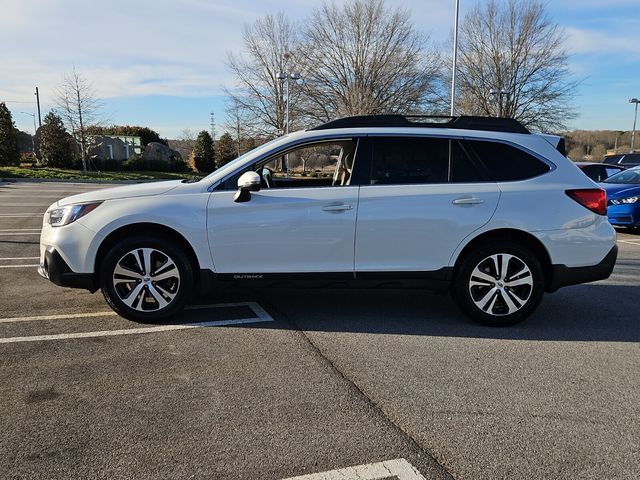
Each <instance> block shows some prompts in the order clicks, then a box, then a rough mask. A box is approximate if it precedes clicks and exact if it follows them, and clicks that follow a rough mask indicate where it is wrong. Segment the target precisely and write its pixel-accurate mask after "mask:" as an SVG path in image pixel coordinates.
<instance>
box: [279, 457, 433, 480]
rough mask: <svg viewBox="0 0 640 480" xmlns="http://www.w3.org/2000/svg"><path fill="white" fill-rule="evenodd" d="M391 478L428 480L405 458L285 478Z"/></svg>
mask: <svg viewBox="0 0 640 480" xmlns="http://www.w3.org/2000/svg"><path fill="white" fill-rule="evenodd" d="M389 478H396V479H398V480H426V479H425V478H424V477H423V476H422V475H421V474H420V472H418V470H417V469H416V468H415V467H414V466H413V465H411V464H410V463H409V462H407V461H406V460H405V459H404V458H398V459H397V460H387V461H385V462H379V463H369V464H366V465H358V466H356V467H347V468H342V469H340V470H330V471H328V472H321V473H311V474H308V475H301V476H299V477H289V478H285V479H283V480H383V479H389Z"/></svg>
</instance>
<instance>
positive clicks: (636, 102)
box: [629, 98, 640, 152]
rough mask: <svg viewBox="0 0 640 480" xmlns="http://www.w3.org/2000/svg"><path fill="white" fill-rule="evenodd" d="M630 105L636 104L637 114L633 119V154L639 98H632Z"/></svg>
mask: <svg viewBox="0 0 640 480" xmlns="http://www.w3.org/2000/svg"><path fill="white" fill-rule="evenodd" d="M629 103H635V104H636V113H635V115H634V117H633V130H632V132H631V151H632V152H633V147H634V146H635V140H636V120H638V103H640V100H638V99H637V98H630V99H629Z"/></svg>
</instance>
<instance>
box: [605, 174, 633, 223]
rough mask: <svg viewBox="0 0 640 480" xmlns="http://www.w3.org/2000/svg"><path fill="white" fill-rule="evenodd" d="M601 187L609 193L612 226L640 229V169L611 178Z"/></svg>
mask: <svg viewBox="0 0 640 480" xmlns="http://www.w3.org/2000/svg"><path fill="white" fill-rule="evenodd" d="M600 185H602V187H603V188H604V189H605V190H606V191H607V200H608V202H607V215H608V217H609V222H610V223H611V225H614V226H620V227H630V228H634V229H639V228H640V167H633V168H630V169H629V170H625V171H624V172H620V173H616V174H615V175H612V176H610V177H609V178H607V179H606V180H605V181H604V182H602V183H601V184H600Z"/></svg>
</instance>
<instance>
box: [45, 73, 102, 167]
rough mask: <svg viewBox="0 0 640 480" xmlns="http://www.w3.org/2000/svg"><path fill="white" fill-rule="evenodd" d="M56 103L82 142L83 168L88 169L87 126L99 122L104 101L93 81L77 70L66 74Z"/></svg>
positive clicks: (78, 139) (80, 142)
mask: <svg viewBox="0 0 640 480" xmlns="http://www.w3.org/2000/svg"><path fill="white" fill-rule="evenodd" d="M56 104H57V106H58V108H59V113H60V114H61V116H62V118H63V120H64V122H65V124H66V126H67V128H68V129H69V130H70V131H71V134H72V135H73V137H74V138H75V140H76V142H77V143H78V144H80V150H81V154H82V170H83V171H86V170H87V158H86V150H87V149H86V128H87V127H88V126H91V125H95V124H96V123H98V114H99V111H100V109H101V108H102V106H103V103H102V102H101V101H100V100H99V99H98V98H97V96H96V92H95V90H94V89H93V86H92V85H91V83H90V82H89V81H88V80H87V79H86V78H84V77H83V76H82V75H80V74H79V73H78V72H76V69H75V67H74V68H73V72H72V73H71V74H70V75H66V74H65V76H64V80H63V82H62V85H60V87H59V88H58V90H57V95H56Z"/></svg>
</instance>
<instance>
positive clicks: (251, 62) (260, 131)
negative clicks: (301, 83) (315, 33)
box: [227, 13, 298, 136]
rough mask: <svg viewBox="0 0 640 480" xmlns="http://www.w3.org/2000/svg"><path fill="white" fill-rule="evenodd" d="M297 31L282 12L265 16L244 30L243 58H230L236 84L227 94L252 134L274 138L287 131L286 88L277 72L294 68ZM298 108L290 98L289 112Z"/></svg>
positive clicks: (228, 56) (229, 64) (228, 60)
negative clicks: (285, 121)
mask: <svg viewBox="0 0 640 480" xmlns="http://www.w3.org/2000/svg"><path fill="white" fill-rule="evenodd" d="M296 31H297V29H296V26H295V24H294V23H293V22H292V21H291V20H289V19H288V18H287V17H286V16H285V15H284V14H283V13H279V14H277V15H266V16H265V17H263V18H260V19H258V20H256V22H255V23H253V24H252V25H247V26H246V27H245V29H244V51H243V53H242V55H239V56H238V55H234V54H232V53H229V54H228V55H227V66H228V68H229V69H230V70H231V73H232V74H233V75H234V76H235V78H236V82H237V85H236V87H235V88H233V89H228V90H227V94H228V96H229V97H230V100H231V104H232V105H233V108H234V109H236V110H238V111H242V112H243V115H244V117H245V120H247V123H246V128H247V129H248V130H249V132H250V133H251V135H254V136H273V135H274V134H275V135H277V134H281V133H282V132H283V131H284V111H285V103H284V101H285V99H284V85H283V82H282V81H281V80H279V79H278V73H281V72H289V70H290V69H293V68H294V67H293V66H292V62H293V59H294V58H295V55H294V52H295V50H296V49H297V42H298V39H297V33H296ZM295 109H296V101H295V98H294V97H291V102H290V111H292V112H295ZM294 116H295V115H294Z"/></svg>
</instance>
